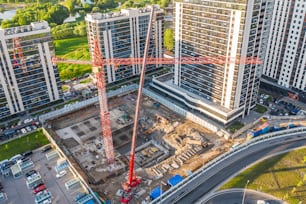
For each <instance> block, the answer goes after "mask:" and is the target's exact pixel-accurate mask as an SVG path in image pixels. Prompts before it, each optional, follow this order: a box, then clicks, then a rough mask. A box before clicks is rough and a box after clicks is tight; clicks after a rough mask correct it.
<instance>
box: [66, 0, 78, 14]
mask: <svg viewBox="0 0 306 204" xmlns="http://www.w3.org/2000/svg"><path fill="white" fill-rule="evenodd" d="M75 4H76V1H75V0H66V1H65V5H66V7H67V8H68V11H69V13H70V14H74V7H75Z"/></svg>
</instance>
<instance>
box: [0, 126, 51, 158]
mask: <svg viewBox="0 0 306 204" xmlns="http://www.w3.org/2000/svg"><path fill="white" fill-rule="evenodd" d="M48 143H49V140H48V139H47V138H46V136H45V135H44V134H43V133H42V130H40V129H39V130H38V131H36V132H34V133H30V134H29V135H27V136H24V137H21V138H18V139H15V140H12V141H10V142H8V143H5V144H2V145H0V161H2V160H4V159H10V158H11V157H12V156H14V155H16V154H21V153H23V152H26V151H28V150H34V149H36V148H38V147H41V146H43V145H46V144H48Z"/></svg>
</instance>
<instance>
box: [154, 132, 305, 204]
mask: <svg viewBox="0 0 306 204" xmlns="http://www.w3.org/2000/svg"><path fill="white" fill-rule="evenodd" d="M302 134H306V127H298V128H292V129H286V130H282V131H278V132H274V133H269V134H265V135H263V136H259V137H256V138H254V139H252V140H250V141H248V142H246V143H243V144H241V145H239V146H238V147H237V148H236V149H233V150H231V151H229V152H227V153H225V154H222V155H221V156H219V157H217V158H215V159H214V160H212V161H210V162H208V163H207V164H206V165H204V166H203V167H201V168H200V169H198V170H197V171H195V172H194V173H193V174H191V175H190V176H188V177H187V178H185V179H184V180H183V181H182V182H180V183H178V184H177V185H176V186H174V187H171V188H170V189H168V190H167V191H166V192H165V193H163V194H162V196H160V197H158V198H156V199H155V200H153V201H152V202H151V203H150V204H157V203H163V204H168V203H169V204H170V203H175V202H176V201H178V200H179V199H181V198H182V197H184V196H185V195H187V194H188V193H190V192H191V191H193V190H194V189H195V188H196V187H198V186H199V185H201V184H202V183H203V182H205V179H208V178H209V176H210V175H209V171H211V170H212V169H213V168H215V167H216V166H217V165H220V164H222V162H224V161H228V160H229V159H230V158H231V157H232V156H234V155H238V154H239V153H240V152H242V151H244V150H246V149H248V148H250V147H252V146H255V145H260V146H261V145H262V143H263V142H266V141H269V140H275V139H281V138H282V137H287V136H294V135H297V136H298V135H302ZM243 156H244V155H241V157H243ZM239 158H240V157H239ZM239 158H237V159H239ZM210 173H211V172H210Z"/></svg>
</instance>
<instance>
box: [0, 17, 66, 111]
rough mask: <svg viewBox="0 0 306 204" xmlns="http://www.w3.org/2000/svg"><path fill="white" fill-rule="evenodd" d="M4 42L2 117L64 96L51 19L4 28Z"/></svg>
mask: <svg viewBox="0 0 306 204" xmlns="http://www.w3.org/2000/svg"><path fill="white" fill-rule="evenodd" d="M0 41H1V44H0V82H1V85H0V117H5V116H9V115H12V114H16V113H18V112H22V111H26V110H29V109H32V108H35V107H38V106H42V105H44V104H48V103H50V102H52V101H55V100H58V99H60V98H61V95H62V93H61V87H60V79H59V74H58V70H57V66H56V65H55V64H53V63H52V60H51V58H52V56H54V47H53V41H52V37H51V33H50V27H49V26H48V23H47V22H45V21H42V22H35V23H31V24H30V25H27V26H19V27H14V28H7V29H0Z"/></svg>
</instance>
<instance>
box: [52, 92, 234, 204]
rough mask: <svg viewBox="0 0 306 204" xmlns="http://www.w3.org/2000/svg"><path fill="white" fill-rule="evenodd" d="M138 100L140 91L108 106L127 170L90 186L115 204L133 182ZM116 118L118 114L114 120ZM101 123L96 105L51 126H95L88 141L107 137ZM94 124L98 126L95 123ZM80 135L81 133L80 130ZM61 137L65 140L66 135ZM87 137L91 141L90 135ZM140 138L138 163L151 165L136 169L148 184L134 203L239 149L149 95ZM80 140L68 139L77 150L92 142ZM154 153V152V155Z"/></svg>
mask: <svg viewBox="0 0 306 204" xmlns="http://www.w3.org/2000/svg"><path fill="white" fill-rule="evenodd" d="M136 97H137V95H136V93H135V92H134V93H132V94H128V95H124V96H121V97H115V98H112V99H110V100H109V102H108V103H109V110H110V113H111V118H112V129H113V143H114V148H115V152H116V155H117V158H120V161H122V162H123V163H124V164H125V165H126V166H125V168H124V171H123V173H121V172H119V173H117V174H115V175H112V176H111V177H110V178H107V180H106V181H104V182H103V181H102V182H99V183H98V184H96V185H93V184H90V185H91V187H92V188H93V190H94V191H97V192H98V193H99V195H100V196H101V197H103V198H105V199H106V198H111V199H112V200H113V201H114V202H115V203H120V197H121V194H120V193H119V191H118V190H120V189H122V184H123V183H124V182H125V181H126V180H127V174H128V171H127V170H128V161H129V150H130V141H131V135H132V127H133V125H132V124H133V120H134V114H135V102H136ZM114 110H116V111H114ZM114 114H117V115H116V116H114ZM99 118H100V117H99V106H98V105H97V104H96V105H92V106H89V107H86V108H84V109H82V110H78V111H76V112H74V113H70V114H68V115H65V116H62V117H60V118H57V119H55V120H53V121H48V123H49V124H51V127H52V129H53V130H54V131H55V132H56V131H57V132H58V131H61V130H63V129H65V128H67V127H70V126H71V127H72V130H73V127H74V126H75V125H76V124H78V123H81V124H82V127H83V128H88V127H89V126H90V124H91V126H94V127H95V128H92V127H91V126H90V127H89V129H90V128H92V129H94V131H95V132H94V133H90V131H89V130H88V129H86V130H88V131H84V130H83V132H84V134H92V135H91V136H90V137H89V136H88V140H89V139H95V140H97V138H98V137H101V132H102V131H101V126H99V124H100V123H98V122H99ZM87 121H91V122H87ZM94 121H96V122H97V123H94ZM92 124H94V125H92ZM74 129H76V128H74ZM78 131H79V132H80V130H78ZM82 134H83V133H82ZM68 136H69V134H68V135H66V137H68ZM60 137H62V140H63V137H65V134H64V136H60ZM75 137H76V136H75ZM82 137H84V138H85V136H82ZM137 137H138V138H137V148H138V152H136V154H137V156H138V157H139V158H140V159H139V158H138V161H139V160H142V159H150V162H143V163H145V164H146V165H147V166H146V167H144V166H140V165H139V163H138V164H135V169H136V170H135V172H136V175H137V176H140V177H141V178H142V179H143V181H142V183H141V184H140V185H139V186H138V188H136V189H135V193H137V192H138V193H139V196H137V198H136V197H135V198H134V200H133V203H141V201H144V200H148V196H149V193H150V191H151V190H152V189H153V188H154V187H156V186H159V185H162V186H163V189H167V188H169V187H168V186H167V185H166V183H167V180H168V179H169V178H170V177H172V176H173V175H175V174H180V175H181V176H183V177H186V176H188V174H189V173H190V172H193V171H195V170H196V169H198V168H200V167H201V166H202V165H203V164H205V163H207V162H208V161H210V160H211V159H213V158H215V157H216V156H218V155H219V154H221V153H223V152H225V151H227V150H228V149H229V148H230V146H231V145H232V144H233V141H227V140H225V139H224V138H220V137H218V136H217V135H216V134H214V133H212V132H210V131H209V130H207V129H205V128H203V127H201V126H200V125H197V124H195V123H193V122H191V121H189V120H185V119H184V118H182V117H181V116H179V115H177V114H176V113H174V112H172V111H171V110H169V109H168V108H166V107H164V106H162V105H160V104H159V103H157V102H156V101H153V100H152V99H150V98H148V97H146V96H144V97H143V105H142V108H141V116H140V119H139V129H138V136H137ZM80 138H81V137H80ZM75 140H78V138H76V139H71V138H66V139H65V140H64V141H65V142H64V144H65V146H66V148H68V149H69V148H75V147H76V146H77V145H78V144H79V143H82V142H84V143H86V142H87V141H86V140H84V141H83V140H82V138H81V139H80V140H79V142H77V143H76V141H75ZM148 142H151V143H152V142H153V143H152V144H151V146H149V148H148V146H146V145H147V143H148ZM102 149H103V148H102ZM150 151H153V152H151V154H149V153H150ZM155 151H156V152H157V151H159V153H160V156H159V155H158V157H156V158H155V157H154V158H150V155H154V153H155ZM79 160H81V158H80V159H79ZM140 163H141V162H140ZM148 163H149V164H148ZM82 169H84V168H82ZM95 174H96V173H95ZM95 174H93V175H95ZM144 191H145V192H144ZM116 194H117V195H116ZM140 194H141V195H140Z"/></svg>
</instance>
